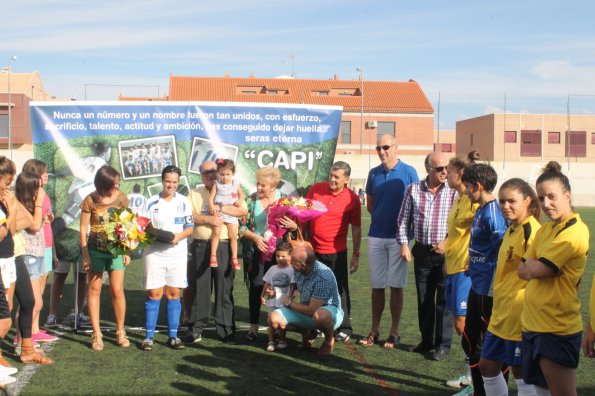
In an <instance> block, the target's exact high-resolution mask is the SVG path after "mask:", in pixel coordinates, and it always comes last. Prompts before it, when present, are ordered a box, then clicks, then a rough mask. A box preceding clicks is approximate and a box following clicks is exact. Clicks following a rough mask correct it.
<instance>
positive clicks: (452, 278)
mask: <svg viewBox="0 0 595 396" xmlns="http://www.w3.org/2000/svg"><path fill="white" fill-rule="evenodd" d="M444 286H445V287H446V307H447V308H448V309H449V311H450V312H452V313H453V315H454V316H466V315H467V297H469V290H470V289H471V278H470V277H469V275H468V274H467V273H466V272H457V273H456V274H452V275H447V276H446V280H445V281H444Z"/></svg>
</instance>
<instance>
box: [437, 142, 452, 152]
mask: <svg viewBox="0 0 595 396" xmlns="http://www.w3.org/2000/svg"><path fill="white" fill-rule="evenodd" d="M440 145H441V146H442V149H441V150H440V151H442V152H443V153H452V144H450V143H441V144H440Z"/></svg>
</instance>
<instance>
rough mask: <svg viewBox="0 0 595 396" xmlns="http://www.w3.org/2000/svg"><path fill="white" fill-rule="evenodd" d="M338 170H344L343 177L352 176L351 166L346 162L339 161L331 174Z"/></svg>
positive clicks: (332, 167)
mask: <svg viewBox="0 0 595 396" xmlns="http://www.w3.org/2000/svg"><path fill="white" fill-rule="evenodd" d="M336 170H342V171H343V175H345V176H351V166H349V164H348V163H347V162H345V161H337V162H335V163H334V164H333V166H331V172H332V171H336Z"/></svg>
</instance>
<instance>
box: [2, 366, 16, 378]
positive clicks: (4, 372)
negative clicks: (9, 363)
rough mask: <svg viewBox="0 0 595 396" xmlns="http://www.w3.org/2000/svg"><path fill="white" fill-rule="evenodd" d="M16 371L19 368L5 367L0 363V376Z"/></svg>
mask: <svg viewBox="0 0 595 396" xmlns="http://www.w3.org/2000/svg"><path fill="white" fill-rule="evenodd" d="M18 371H19V369H18V368H16V367H6V366H2V365H0V376H2V375H13V374H16V373H17V372H18Z"/></svg>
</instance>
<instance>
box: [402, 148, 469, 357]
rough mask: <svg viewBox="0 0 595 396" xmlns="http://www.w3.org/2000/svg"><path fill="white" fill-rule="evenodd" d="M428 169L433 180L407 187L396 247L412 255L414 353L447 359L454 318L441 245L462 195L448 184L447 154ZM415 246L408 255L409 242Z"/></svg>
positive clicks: (433, 158)
mask: <svg viewBox="0 0 595 396" xmlns="http://www.w3.org/2000/svg"><path fill="white" fill-rule="evenodd" d="M424 165H425V168H426V171H427V172H428V176H427V177H426V178H425V179H424V180H421V181H419V182H418V183H414V184H411V185H410V186H409V187H408V188H407V192H406V193H405V198H404V200H403V205H402V206H401V212H400V213H399V219H398V222H397V242H398V243H399V244H400V245H401V257H402V258H403V259H404V260H405V261H407V262H410V261H411V257H412V256H413V262H414V272H415V287H416V289H417V315H418V320H419V331H420V333H421V342H420V343H419V344H418V345H417V346H415V347H413V348H411V351H412V352H421V353H423V352H433V353H434V354H433V358H434V360H443V359H445V358H446V357H447V355H448V353H449V352H450V343H451V340H452V329H453V316H452V313H451V312H450V311H449V310H448V308H447V307H446V289H445V287H444V279H445V275H444V272H443V266H444V251H443V250H441V249H440V248H438V246H437V245H438V242H440V241H442V240H443V239H445V238H446V233H447V225H446V221H447V218H448V212H449V211H450V208H451V207H452V204H453V202H454V201H455V199H456V196H457V192H456V190H454V189H451V188H450V187H449V186H448V184H447V183H446V166H447V165H448V161H447V159H446V157H445V156H444V154H442V153H431V154H428V155H427V157H426V159H425V161H424ZM410 235H411V236H413V239H415V245H414V246H413V248H412V249H411V250H409V245H408V237H409V236H410Z"/></svg>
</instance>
